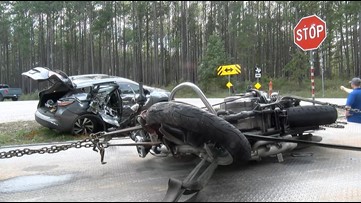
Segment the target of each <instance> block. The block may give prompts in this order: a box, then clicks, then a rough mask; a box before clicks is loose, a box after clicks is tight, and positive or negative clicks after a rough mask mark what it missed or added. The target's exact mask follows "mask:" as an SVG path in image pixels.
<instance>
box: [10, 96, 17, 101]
mask: <svg viewBox="0 0 361 203" xmlns="http://www.w3.org/2000/svg"><path fill="white" fill-rule="evenodd" d="M11 99H12V100H13V101H17V100H18V99H19V98H17V97H13V98H11Z"/></svg>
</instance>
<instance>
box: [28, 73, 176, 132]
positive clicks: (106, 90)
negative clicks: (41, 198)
mask: <svg viewBox="0 0 361 203" xmlns="http://www.w3.org/2000/svg"><path fill="white" fill-rule="evenodd" d="M22 75H23V76H26V77H29V78H31V79H33V80H36V81H39V82H42V81H48V82H50V83H51V85H50V87H49V88H48V89H46V90H43V91H41V92H40V93H39V103H38V107H37V111H36V112H35V120H36V121H37V122H38V123H39V124H41V125H42V126H45V127H47V128H50V129H54V130H57V131H59V132H71V133H72V134H74V135H79V134H90V133H94V132H99V131H109V130H112V129H119V128H124V127H129V126H132V125H133V124H134V122H135V121H134V119H133V118H134V116H133V115H134V114H135V113H136V112H138V108H139V104H138V103H137V102H136V101H135V100H136V98H138V95H139V94H140V91H139V84H138V83H137V82H134V81H132V80H129V79H126V78H122V77H117V76H110V75H106V74H87V75H76V76H67V75H66V74H65V73H63V72H62V71H59V70H56V71H52V70H49V69H48V68H44V67H36V68H33V69H31V70H29V71H27V72H24V73H22ZM144 94H145V95H146V101H145V104H144V106H142V107H141V108H142V109H141V110H144V109H147V108H149V107H150V106H151V105H152V104H154V103H157V102H161V101H168V97H169V94H170V93H169V92H167V91H165V90H163V89H159V88H153V87H149V86H144Z"/></svg>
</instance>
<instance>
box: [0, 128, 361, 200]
mask: <svg viewBox="0 0 361 203" xmlns="http://www.w3.org/2000/svg"><path fill="white" fill-rule="evenodd" d="M360 130H361V125H359V124H348V125H346V126H345V128H344V129H338V128H327V129H326V130H322V131H318V132H315V133H314V134H315V135H320V136H322V137H323V141H322V142H323V143H335V144H343V145H353V146H359V147H361V137H360V133H359V132H360ZM118 142H122V143H124V142H129V140H121V141H118ZM36 147H43V146H33V147H31V148H36ZM105 161H107V164H105V165H102V164H101V163H100V156H99V154H98V153H96V152H93V151H92V150H91V149H87V148H81V149H69V150H67V151H63V152H59V153H56V154H36V155H26V156H24V157H16V158H11V159H1V160H0V168H1V173H0V201H1V202H9V201H15V202H18V201H19V202H30V201H31V202H34V201H39V202H43V201H47V202H52V201H56V202H58V201H74V202H80V201H87V202H90V201H109V202H112V201H122V202H127V201H131V202H148V201H161V200H162V199H163V197H164V195H165V194H166V190H167V183H168V179H169V178H171V177H172V178H177V179H180V180H183V179H184V178H185V177H186V176H187V175H188V173H190V171H191V170H192V169H193V168H194V167H195V165H196V164H197V163H198V161H199V160H198V159H197V158H194V157H188V158H185V159H182V160H177V159H175V158H173V157H165V158H159V157H153V156H151V155H148V156H147V157H146V158H144V159H142V158H139V157H138V155H137V153H136V150H135V147H111V148H108V149H106V156H105ZM360 170H361V152H359V151H347V150H339V149H329V148H322V147H316V146H312V147H305V148H302V149H299V150H295V151H293V152H292V153H285V154H284V162H281V163H279V162H277V159H276V158H275V157H270V158H266V159H263V160H261V161H259V162H250V163H249V164H248V165H246V166H242V167H238V168H235V167H227V166H223V167H218V168H217V169H216V172H215V174H214V175H213V177H212V178H211V179H210V181H209V183H208V184H207V186H206V187H205V188H204V189H203V190H202V191H201V192H200V193H199V196H198V199H197V201H207V202H218V201H232V202H233V201H236V202H238V201H257V202H260V201H282V202H283V201H284V202H289V201H290V202H300V201H302V202H303V201H342V202H343V201H359V200H361V184H360V180H361V173H360Z"/></svg>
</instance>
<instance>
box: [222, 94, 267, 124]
mask: <svg viewBox="0 0 361 203" xmlns="http://www.w3.org/2000/svg"><path fill="white" fill-rule="evenodd" d="M224 102H226V103H223V104H221V105H220V110H219V111H218V112H217V114H218V115H221V116H222V115H225V116H227V115H228V116H231V115H237V114H238V115H239V114H242V115H244V116H243V117H242V119H234V120H230V121H229V122H231V123H232V124H233V125H234V126H235V127H236V128H238V129H240V130H244V131H249V130H256V129H260V128H261V127H262V125H263V124H262V121H263V119H260V118H259V117H257V116H255V115H253V113H252V112H253V110H254V109H255V107H256V106H257V105H258V104H259V103H260V98H259V97H254V96H253V94H252V93H249V94H248V93H246V94H245V95H242V96H230V97H226V98H225V99H224ZM267 123H268V121H267Z"/></svg>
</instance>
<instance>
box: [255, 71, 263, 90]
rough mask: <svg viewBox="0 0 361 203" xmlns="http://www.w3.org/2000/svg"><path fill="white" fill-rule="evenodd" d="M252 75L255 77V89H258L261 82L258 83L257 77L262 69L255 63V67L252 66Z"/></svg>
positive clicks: (259, 76) (258, 77) (260, 74)
mask: <svg viewBox="0 0 361 203" xmlns="http://www.w3.org/2000/svg"><path fill="white" fill-rule="evenodd" d="M254 72H255V73H254V77H255V78H257V83H256V84H255V87H256V89H259V88H261V84H260V83H259V79H260V78H261V76H262V69H261V68H259V67H258V66H257V65H256V67H255V68H254Z"/></svg>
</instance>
